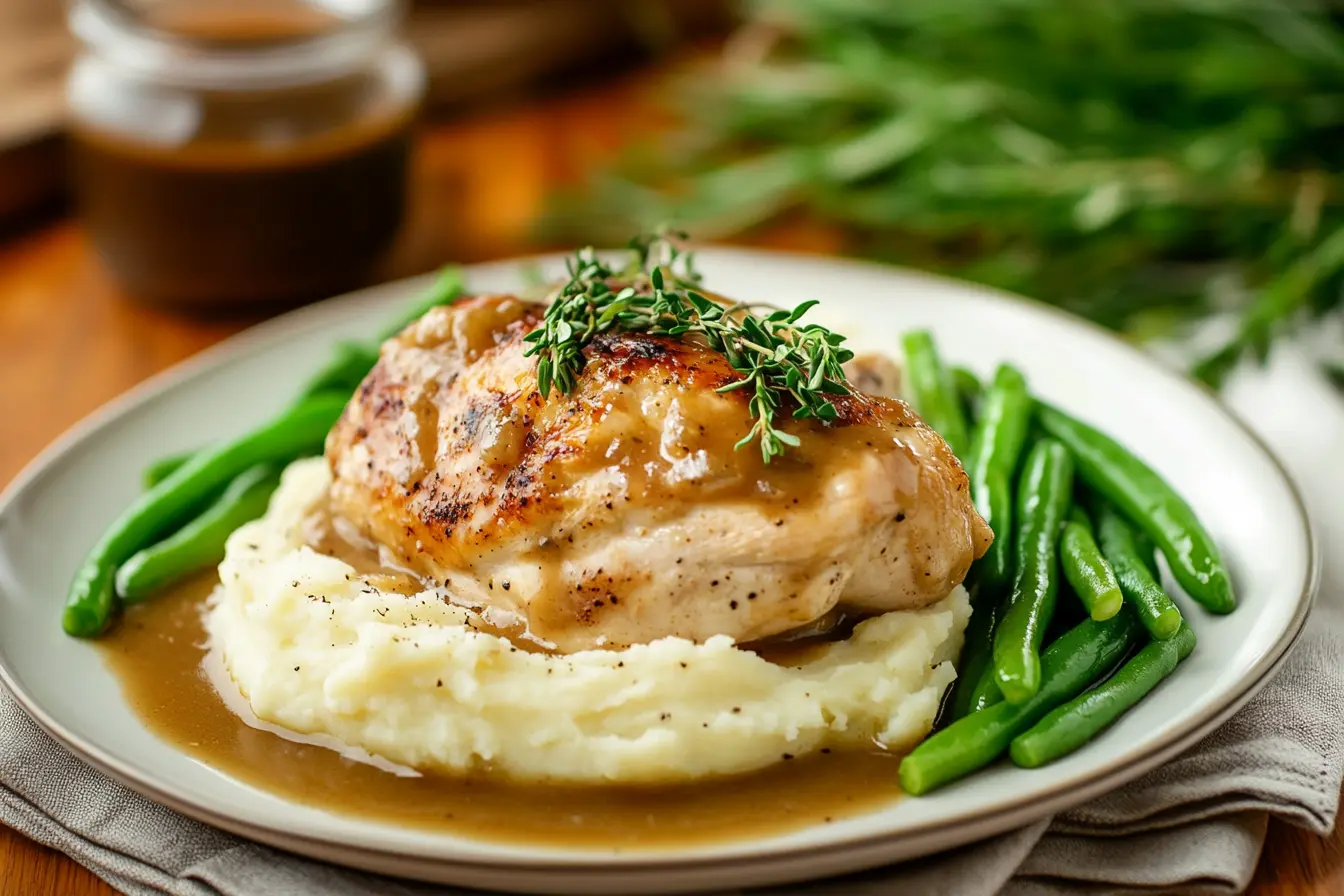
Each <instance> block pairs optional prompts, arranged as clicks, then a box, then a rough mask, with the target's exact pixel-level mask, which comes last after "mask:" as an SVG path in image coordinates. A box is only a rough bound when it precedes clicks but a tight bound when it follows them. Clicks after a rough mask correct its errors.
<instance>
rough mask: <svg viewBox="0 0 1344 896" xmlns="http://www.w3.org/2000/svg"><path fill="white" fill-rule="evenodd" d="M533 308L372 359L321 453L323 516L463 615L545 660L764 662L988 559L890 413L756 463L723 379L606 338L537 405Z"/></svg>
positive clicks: (682, 353) (486, 311) (929, 451)
mask: <svg viewBox="0 0 1344 896" xmlns="http://www.w3.org/2000/svg"><path fill="white" fill-rule="evenodd" d="M543 312H544V308H543V306H540V305H536V304H531V303H527V302H524V301H521V300H518V299H515V298H512V297H509V296H482V297H478V298H474V299H470V300H466V301H462V302H459V303H458V304H456V305H454V306H452V307H450V308H438V309H435V310H434V311H431V312H430V313H429V314H427V315H426V316H425V317H424V318H422V319H421V320H420V321H419V322H417V323H416V324H413V325H412V326H410V327H409V328H407V329H406V330H405V331H404V332H402V333H401V334H400V335H399V336H397V337H396V338H394V339H392V340H389V341H388V342H387V343H386V344H385V345H384V346H383V350H382V357H381V359H380V361H379V362H378V364H377V366H376V367H375V368H374V369H373V371H372V372H371V373H370V374H369V376H368V378H367V379H366V380H365V381H364V383H363V385H362V386H361V387H360V389H359V390H358V392H357V393H356V395H355V397H354V398H353V399H352V400H351V402H350V405H349V407H348V408H347V409H346V412H345V415H344V417H343V418H342V420H341V421H340V422H339V423H338V424H337V426H336V427H335V429H333V430H332V433H331V435H330V437H329V439H328V441H327V458H328V460H329V462H330V465H331V469H332V472H333V474H334V482H333V485H332V491H331V504H332V510H333V511H334V512H335V513H337V514H339V515H340V516H343V517H344V518H345V519H346V520H347V521H349V522H350V523H352V524H353V525H354V526H355V527H356V528H357V529H358V530H359V532H360V533H361V534H362V535H363V536H364V537H366V538H368V539H370V540H371V541H373V542H375V543H378V544H380V545H383V546H384V547H385V548H386V549H389V550H390V551H391V552H392V554H393V555H394V556H396V557H397V558H398V560H399V562H401V563H403V564H404V565H406V566H407V567H409V568H410V569H412V570H414V571H415V572H416V573H418V574H420V575H421V576H423V577H425V578H427V579H431V580H433V581H435V582H438V583H441V584H444V585H446V586H447V588H448V590H449V591H451V593H452V594H453V595H454V598H453V599H454V600H458V601H460V602H462V603H465V604H469V605H473V606H477V607H481V608H484V609H487V610H488V611H489V612H490V613H491V614H492V616H493V618H494V619H495V620H496V621H497V622H502V623H504V624H509V623H511V622H512V623H521V624H523V625H525V626H526V627H527V629H528V630H529V631H530V633H531V635H532V636H533V637H536V638H539V639H541V640H543V641H545V642H547V643H548V644H550V645H553V646H554V647H555V648H556V649H559V650H562V651H567V652H568V651H575V650H582V649H587V648H593V647H618V646H625V645H628V644H632V643H643V642H648V641H652V640H655V639H657V638H660V637H665V636H669V635H677V636H681V637H685V638H690V639H693V640H697V641H703V640H705V639H707V638H709V637H711V636H713V635H718V634H726V635H730V636H732V637H733V638H734V639H735V640H737V641H739V642H746V641H755V640H759V639H763V638H768V637H771V636H774V635H777V634H780V633H782V632H787V631H790V630H793V629H796V628H798V627H800V626H803V625H805V624H807V623H810V622H812V621H814V620H816V619H818V618H820V617H822V616H824V615H825V614H826V613H828V612H829V611H831V610H832V609H834V608H836V607H837V606H843V607H845V608H847V609H852V610H854V611H858V612H864V613H872V612H885V611H888V610H894V609H902V608H909V607H918V606H923V605H925V604H928V603H931V602H933V601H936V600H938V599H940V598H941V597H943V596H944V595H946V594H947V592H948V591H949V590H951V589H952V588H953V587H954V586H955V585H957V584H958V583H960V582H961V581H962V579H963V578H964V577H965V575H966V571H967V569H968V568H969V566H970V564H971V561H972V560H973V559H974V558H976V557H979V556H980V555H981V554H983V553H984V551H985V549H986V548H987V547H988V545H989V542H990V540H991V538H992V535H991V534H990V531H989V528H988V527H987V526H986V525H985V523H984V521H983V520H982V519H981V518H980V517H979V516H978V515H977V514H976V512H975V510H974V508H973V507H972V505H971V501H970V497H969V490H968V485H967V478H966V475H965V473H963V472H962V469H961V466H960V464H958V462H957V460H956V458H954V457H953V456H952V453H951V452H950V451H949V450H948V447H947V445H946V444H945V443H944V442H943V440H942V439H941V438H940V437H939V436H938V435H937V434H936V433H934V432H933V431H932V430H931V429H929V428H928V427H927V426H926V425H925V424H924V423H923V422H922V421H921V420H920V419H919V418H918V417H917V416H916V415H915V414H914V413H913V412H912V411H911V410H910V409H909V408H908V407H907V406H906V405H905V404H904V403H902V402H900V401H897V400H894V399H887V398H877V397H873V396H869V395H864V394H854V395H850V396H840V397H838V398H837V399H836V402H835V403H836V406H837V409H838V410H839V419H838V420H836V421H834V422H833V423H831V424H829V425H827V424H822V423H820V422H818V421H793V420H790V421H789V422H788V423H786V424H784V428H785V429H787V430H788V431H790V432H792V433H794V434H795V435H797V436H798V437H799V438H800V439H801V445H800V447H798V448H791V449H789V450H788V452H787V453H786V454H785V455H784V456H783V457H780V458H776V459H775V460H774V461H772V462H771V463H770V464H768V465H767V464H765V463H764V462H763V461H762V459H761V456H760V452H759V450H758V447H757V446H756V445H751V446H749V447H746V448H743V449H742V450H734V449H733V445H734V443H735V442H736V441H737V440H738V439H739V438H741V437H742V435H743V434H744V433H746V432H747V431H748V430H749V429H750V428H751V424H752V419H751V415H750V412H749V409H748V407H747V396H746V393H745V392H742V391H736V392H730V393H718V392H716V391H715V390H716V389H717V388H718V387H719V386H722V385H724V384H725V383H729V382H732V381H733V380H735V379H736V378H737V377H736V375H735V374H734V372H733V370H732V368H731V367H729V365H728V363H727V361H726V360H725V359H724V358H723V357H722V356H721V355H719V354H717V353H715V352H713V351H712V350H710V349H708V348H705V347H703V346H700V345H697V344H694V343H689V342H681V341H678V340H676V339H672V338H666V337H656V336H648V335H644V334H620V335H610V336H605V337H601V338H599V339H598V340H597V341H596V342H594V343H593V344H592V345H591V346H590V347H589V348H588V349H587V357H588V363H587V366H586V367H585V369H584V370H583V373H582V375H581V376H580V379H579V385H578V388H577V389H575V391H574V393H573V394H572V395H563V394H559V393H557V392H554V391H553V392H552V393H551V394H550V396H549V397H548V398H545V399H543V398H542V397H541V395H540V393H539V392H538V391H537V380H536V372H535V371H536V363H535V359H534V358H525V357H523V351H524V348H525V344H524V343H523V336H524V335H526V334H527V333H528V332H529V331H530V330H531V329H533V328H534V327H535V326H536V325H537V322H538V321H539V320H540V318H541V315H542V314H543Z"/></svg>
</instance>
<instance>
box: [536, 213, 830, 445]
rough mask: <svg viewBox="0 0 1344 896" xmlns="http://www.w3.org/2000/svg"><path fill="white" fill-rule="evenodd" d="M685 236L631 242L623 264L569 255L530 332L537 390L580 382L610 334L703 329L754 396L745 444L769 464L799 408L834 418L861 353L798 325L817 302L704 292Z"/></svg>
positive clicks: (802, 415) (788, 437)
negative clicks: (749, 299) (754, 301)
mask: <svg viewBox="0 0 1344 896" xmlns="http://www.w3.org/2000/svg"><path fill="white" fill-rule="evenodd" d="M678 238H684V234H676V233H671V232H667V231H658V232H655V233H653V234H651V235H648V236H640V237H636V238H635V239H633V240H631V241H630V250H631V258H630V262H629V264H627V265H626V266H625V267H624V268H620V269H617V268H614V267H612V266H610V265H608V264H607V263H606V262H604V261H603V260H602V259H601V258H599V257H598V256H597V253H596V252H595V251H594V250H593V249H592V248H591V247H589V248H586V249H582V250H580V251H579V252H577V253H575V255H574V256H572V257H571V258H568V259H566V262H565V265H566V270H567V272H568V274H569V280H568V282H566V283H565V284H564V285H563V286H561V287H560V289H559V290H558V291H557V292H556V294H555V297H554V298H553V299H552V300H551V303H550V306H549V307H548V308H547V309H546V317H545V319H544V320H543V321H542V324H541V326H539V327H538V328H537V329H535V330H533V331H532V332H531V333H529V334H528V335H527V337H526V340H527V342H529V343H531V344H530V345H529V346H528V348H527V351H526V353H525V354H526V356H527V357H532V356H536V358H537V386H538V388H540V390H541V394H542V395H543V396H546V395H549V394H550V391H551V388H552V387H554V388H556V389H558V390H560V391H561V392H564V393H566V394H568V393H571V392H573V391H574V389H575V387H576V386H577V385H578V377H579V374H580V373H581V372H582V371H583V367H584V364H585V363H586V358H585V356H584V354H583V350H584V349H585V348H586V347H587V346H588V345H589V344H590V343H591V342H592V341H593V340H594V339H595V338H597V337H598V336H599V335H601V334H603V333H608V332H613V331H618V332H643V333H649V334H650V335H654V336H675V337H678V338H680V337H683V336H687V335H694V336H697V337H699V338H700V339H702V340H703V341H704V342H705V344H706V345H708V346H709V347H710V348H711V349H713V350H714V351H716V352H718V353H719V354H721V355H723V356H724V358H726V359H727V360H728V363H729V365H730V366H732V368H733V370H734V371H736V372H737V373H738V374H739V379H737V380H734V381H733V382H731V383H728V384H727V385H724V386H722V387H720V389H719V390H718V391H720V392H732V391H736V390H738V389H743V390H747V391H749V392H750V393H751V398H750V400H749V402H748V407H749V408H750V410H751V414H752V417H753V418H755V423H754V425H753V426H752V428H751V430H750V431H749V432H747V434H746V435H744V436H743V437H742V439H741V440H740V441H739V442H738V443H737V445H736V447H737V448H739V449H740V448H743V447H745V446H747V445H750V444H751V443H752V442H759V443H760V448H761V457H762V458H763V459H764V461H765V462H766V463H769V462H770V461H771V460H772V459H773V458H775V457H778V456H780V455H781V454H783V453H784V452H785V450H786V449H787V448H790V447H797V446H798V444H799V442H798V437H797V436H795V435H793V434H792V433H789V432H785V431H784V430H782V429H780V428H779V427H778V426H776V420H777V418H778V415H779V413H780V412H781V410H782V409H783V408H784V407H785V406H786V405H793V406H794V410H793V412H792V416H793V418H794V419H797V420H802V419H817V420H822V421H829V420H834V419H835V418H836V416H837V411H836V408H835V404H834V403H833V402H832V401H831V399H830V398H829V396H833V395H847V394H849V393H850V391H851V389H850V385H849V381H848V380H847V379H846V377H845V372H844V369H843V368H842V366H841V365H843V364H844V363H845V362H846V361H848V360H849V359H850V358H852V357H854V353H853V352H851V351H850V350H849V349H847V348H844V347H843V343H844V341H845V337H843V336H841V335H840V334H838V333H833V332H831V331H830V330H828V329H826V328H825V327H822V326H819V325H817V324H807V325H800V324H799V323H798V322H799V320H800V319H801V318H802V317H803V315H804V314H806V313H807V312H808V310H809V309H811V308H812V306H814V305H816V304H817V303H816V302H815V301H808V302H803V303H802V304H801V305H798V306H797V307H795V308H793V309H792V310H789V309H776V310H772V311H771V312H770V313H769V314H767V315H765V316H761V315H758V314H756V313H755V312H754V310H753V309H754V308H755V307H756V306H751V305H743V304H736V305H727V306H725V305H721V304H719V303H718V302H715V301H713V300H712V299H710V298H708V297H706V296H705V295H704V294H702V293H700V292H697V291H696V288H697V286H698V285H699V283H700V280H701V277H700V274H699V272H698V271H696V269H695V262H694V255H693V254H692V253H690V252H684V251H682V250H681V249H680V248H678V246H677V244H676V242H675V239H678Z"/></svg>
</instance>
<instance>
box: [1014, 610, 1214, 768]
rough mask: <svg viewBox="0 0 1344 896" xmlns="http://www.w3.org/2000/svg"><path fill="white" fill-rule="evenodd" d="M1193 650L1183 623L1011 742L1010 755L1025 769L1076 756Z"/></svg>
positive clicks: (1192, 633)
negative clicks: (1066, 756)
mask: <svg viewBox="0 0 1344 896" xmlns="http://www.w3.org/2000/svg"><path fill="white" fill-rule="evenodd" d="M1194 649H1195V630H1194V629H1192V628H1191V627H1190V626H1189V625H1185V624H1182V625H1181V628H1180V630H1179V631H1177V633H1176V634H1175V635H1174V636H1173V637H1171V638H1168V639H1167V640H1165V641H1149V642H1148V643H1147V644H1145V645H1144V646H1143V649H1142V650H1140V651H1139V652H1138V653H1136V654H1134V656H1133V657H1132V658H1131V659H1130V660H1129V661H1128V662H1126V663H1125V664H1124V665H1123V666H1121V667H1120V670H1119V671H1118V672H1116V673H1115V674H1114V675H1112V676H1111V677H1110V678H1108V679H1106V681H1104V682H1102V683H1101V684H1099V685H1097V686H1096V687H1095V688H1093V689H1092V690H1090V691H1086V692H1084V693H1083V694H1082V695H1081V696H1078V697H1075V698H1073V699H1072V700H1070V701H1069V702H1068V703H1065V704H1064V705H1063V706H1060V707H1057V708H1056V709H1053V710H1051V711H1050V712H1049V713H1047V714H1046V716H1045V718H1043V719H1041V721H1040V722H1038V723H1037V724H1036V725H1035V726H1033V727H1032V728H1031V729H1030V730H1029V731H1027V732H1026V733H1025V734H1021V735H1019V736H1018V737H1015V738H1014V739H1013V743H1012V746H1011V747H1010V748H1009V752H1010V753H1011V754H1012V757H1013V762H1015V763H1017V764H1018V765H1020V766H1022V767H1023V768H1037V767H1039V766H1042V765H1045V764H1046V763H1047V762H1051V761H1053V760H1055V759H1058V758H1059V757H1061V756H1064V755H1067V754H1069V753H1072V752H1073V751H1074V750H1076V749H1078V748H1079V747H1081V746H1082V745H1083V744H1085V743H1087V742H1088V741H1089V740H1091V739H1092V738H1093V737H1095V736H1096V734H1097V732H1099V731H1101V730H1102V729H1103V728H1105V727H1106V726H1107V725H1109V724H1111V723H1112V722H1114V721H1115V720H1116V719H1117V718H1119V717H1120V714H1121V713H1123V712H1124V711H1125V710H1127V709H1129V708H1130V707H1131V706H1133V705H1134V704H1135V703H1138V702H1139V701H1140V700H1142V699H1143V698H1144V696H1145V695H1146V694H1147V693H1148V692H1149V691H1151V690H1152V689H1153V688H1155V687H1157V685H1158V683H1160V682H1161V681H1162V679H1164V678H1166V677H1167V676H1168V675H1170V674H1171V673H1172V672H1174V671H1176V666H1177V664H1178V663H1180V661H1181V660H1183V659H1185V658H1186V657H1187V656H1189V655H1190V652H1191V651H1192V650H1194Z"/></svg>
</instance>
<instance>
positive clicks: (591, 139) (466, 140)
mask: <svg viewBox="0 0 1344 896" xmlns="http://www.w3.org/2000/svg"><path fill="white" fill-rule="evenodd" d="M655 80H656V78H655V75H654V74H653V73H642V74H637V75H635V76H631V77H628V78H625V79H621V80H618V81H615V82H611V83H607V84H604V85H602V86H600V87H596V88H585V89H582V90H580V91H576V92H573V93H570V94H566V95H563V96H559V97H554V98H551V99H546V100H536V101H531V102H528V103H526V104H522V105H516V106H512V107H510V108H508V109H506V110H504V111H495V112H490V113H488V114H476V115H472V116H470V117H467V118H465V119H462V120H458V121H455V122H451V123H444V124H438V125H435V126H432V127H431V128H429V129H427V132H426V133H425V135H424V138H423V141H422V143H421V147H420V149H421V151H420V155H419V159H418V170H417V189H416V205H417V207H416V210H415V213H414V214H413V223H412V226H411V227H410V228H408V238H407V240H406V241H405V245H404V246H403V247H402V249H401V251H400V253H399V256H398V259H397V261H396V264H395V265H394V266H393V267H394V272H395V273H412V272H418V271H422V270H426V269H428V268H430V267H432V266H434V265H435V264H438V263H439V262H441V261H444V260H447V259H456V260H460V261H468V262H470V261H479V260H483V259H487V258H497V257H501V256H507V255H512V254H517V253H519V252H525V251H533V250H536V249H538V248H540V247H539V246H538V245H537V243H536V241H535V240H534V239H533V238H532V237H531V235H530V232H529V231H530V228H531V222H532V221H533V220H534V218H535V216H536V214H537V212H538V210H539V209H540V208H541V205H542V203H543V201H544V198H545V197H546V195H547V194H548V193H549V192H550V191H551V190H552V188H553V187H555V186H556V185H557V184H560V183H564V182H568V181H571V180H573V179H574V178H575V177H576V176H578V175H580V174H581V173H582V172H583V171H586V170H589V169H591V168H592V167H593V166H594V165H595V164H596V163H598V162H600V161H601V160H603V159H606V158H609V157H610V156H611V154H612V152H613V150H614V148H615V147H617V146H618V145H619V144H620V143H621V142H622V135H623V134H629V133H631V132H632V131H634V130H637V129H639V128H640V127H644V126H647V125H649V124H651V123H653V122H655V121H656V118H657V113H656V112H655V111H653V110H654V105H653V102H652V97H651V94H652V91H651V90H650V85H651V84H653V83H654V82H655ZM750 242H752V243H754V244H757V245H770V246H774V247H778V248H792V249H799V250H806V251H814V252H835V251H837V250H838V248H839V245H840V244H839V240H838V237H837V236H836V235H835V234H834V233H831V232H829V231H827V230H825V229H824V228H821V227H817V226H813V225H809V224H808V223H807V222H790V223H786V224H782V225H780V226H777V227H774V228H772V229H771V230H770V231H769V232H767V233H759V234H754V235H753V236H752V238H751V240H750ZM250 322H251V321H244V320H214V321H199V320H191V319H186V318H180V317H175V316H173V315H171V314H167V313H163V312H159V311H152V310H148V309H145V308H141V307H138V306H136V305H134V304H131V303H130V302H128V301H127V300H126V299H125V297H123V296H122V295H121V294H120V293H119V292H118V291H117V289H116V288H115V286H114V285H113V284H112V283H111V282H110V281H109V279H108V277H107V275H106V274H105V273H104V271H103V270H102V269H101V268H100V267H99V264H98V262H97V260H96V259H95V258H94V256H93V255H92V253H91V251H90V249H89V245H88V241H87V240H86V238H85V236H84V234H83V233H82V232H81V230H80V228H79V226H78V224H77V223H76V222H74V221H73V220H61V221H57V222H55V223H52V224H50V225H47V226H44V227H41V228H40V229H37V230H35V231H33V232H30V233H26V234H22V235H19V236H15V237H12V238H11V239H10V240H9V241H8V242H7V243H4V244H0V420H3V421H4V427H5V434H4V438H3V439H0V484H3V483H7V482H8V481H9V480H10V479H12V478H13V477H14V475H15V474H16V473H17V472H18V471H19V469H20V467H21V466H22V465H23V464H24V463H26V462H27V461H28V460H29V459H31V458H32V457H33V456H34V455H35V454H36V453H37V452H38V451H39V450H40V449H41V448H42V447H43V446H44V445H46V444H47V443H48V442H50V441H51V440H52V439H53V438H55V437H56V436H57V435H59V434H60V433H61V431H63V430H64V429H65V428H66V427H68V426H70V425H71V424H72V423H74V422H75V421H76V420H78V419H79V418H80V417H82V416H84V415H85V414H87V413H88V412H89V411H92V410H93V409H94V408H96V407H98V406H99V405H101V404H102V403H103V402H105V401H107V400H108V399H110V398H112V397H113V396H115V395H117V394H118V393H120V392H122V391H124V390H125V389H127V388H128V387H130V386H132V385H134V384H135V383H137V382H139V381H141V380H143V379H144V378H146V377H148V376H149V375H151V374H153V373H155V372H156V371H159V370H162V369H163V368H165V367H167V366H169V365H171V364H173V363H175V362H177V361H180V360H182V359H183V358H186V357H187V356H189V355H191V354H193V353H195V352H197V351H200V350H201V349H203V348H205V347H206V346H208V345H211V344H212V343H215V342H217V341H219V340H220V339H223V338H225V337H226V336H229V335H230V334H232V333H235V332H237V331H238V330H240V329H242V328H243V327H244V326H246V325H247V324H248V323H250ZM111 892H113V891H112V890H111V889H110V888H109V887H108V886H107V885H106V884H104V883H102V882H101V881H100V880H98V879H97V878H96V877H94V876H93V875H92V874H90V873H89V872H87V871H85V870H84V869H83V868H81V867H80V866H78V865H76V864H75V863H74V862H72V861H71V860H70V859H68V858H66V857H65V856H63V855H61V854H59V853H56V852H53V851H51V850H48V849H45V848H43V847H40V846H38V845H36V844H34V843H32V842H31V841H29V840H27V839H25V838H23V837H21V836H19V835H18V834H16V833H14V832H13V831H10V830H8V829H6V828H3V827H0V896H45V894H61V896H87V894H107V893H111ZM1251 892H1253V893H1256V894H1313V896H1316V894H1319V896H1325V894H1337V893H1344V829H1340V828H1337V830H1336V832H1335V835H1334V836H1333V837H1332V838H1328V839H1322V838H1317V837H1314V836H1311V835H1308V834H1304V833H1302V832H1300V831H1297V830H1295V829H1293V828H1291V827H1289V826H1287V825H1284V824H1281V823H1279V822H1273V823H1271V825H1270V830H1269V838H1268V841H1267V843H1266V846H1265V854H1264V856H1263V859H1262V862H1261V864H1260V868H1259V872H1258V874H1257V875H1256V880H1255V884H1254V886H1253V887H1252V890H1251Z"/></svg>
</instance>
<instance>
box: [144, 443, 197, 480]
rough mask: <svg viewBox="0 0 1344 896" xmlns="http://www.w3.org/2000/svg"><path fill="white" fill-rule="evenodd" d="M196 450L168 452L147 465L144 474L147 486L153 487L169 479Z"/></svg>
mask: <svg viewBox="0 0 1344 896" xmlns="http://www.w3.org/2000/svg"><path fill="white" fill-rule="evenodd" d="M195 453H196V452H195V451H181V452H178V453H177V454H168V455H165V456H163V457H161V458H159V459H158V460H156V461H154V462H153V463H151V464H150V465H149V466H147V467H145V472H144V473H143V474H142V476H143V481H144V486H145V488H153V487H154V486H156V485H158V484H159V483H160V482H162V481H163V480H165V479H167V478H168V477H169V476H171V475H173V473H175V472H177V468H178V467H180V466H182V465H183V464H185V463H186V462H187V461H189V460H191V456H192V455H193V454H195Z"/></svg>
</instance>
